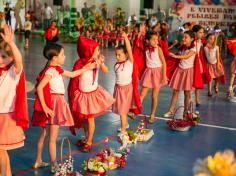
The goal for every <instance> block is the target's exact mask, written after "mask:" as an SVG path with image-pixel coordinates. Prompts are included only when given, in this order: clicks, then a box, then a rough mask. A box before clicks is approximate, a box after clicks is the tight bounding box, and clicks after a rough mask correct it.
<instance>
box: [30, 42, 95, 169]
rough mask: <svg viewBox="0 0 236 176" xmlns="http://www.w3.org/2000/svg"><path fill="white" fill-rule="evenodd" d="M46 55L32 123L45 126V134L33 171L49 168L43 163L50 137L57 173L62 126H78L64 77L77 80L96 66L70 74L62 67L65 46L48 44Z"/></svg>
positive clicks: (43, 134) (53, 166)
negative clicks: (68, 102)
mask: <svg viewBox="0 0 236 176" xmlns="http://www.w3.org/2000/svg"><path fill="white" fill-rule="evenodd" d="M43 53H44V57H45V58H46V59H48V62H47V64H46V66H45V68H44V69H43V70H42V72H41V73H40V75H39V77H38V79H37V84H36V89H37V94H36V97H35V103H34V113H33V118H32V124H33V125H34V126H40V127H42V133H41V135H40V137H39V140H38V145H37V155H36V161H35V164H34V165H33V168H34V169H38V168H40V167H44V166H47V165H48V164H47V163H45V162H43V160H42V152H43V146H44V141H45V138H46V137H47V136H49V156H50V161H51V172H52V173H55V170H56V169H57V163H56V141H57V135H58V131H59V128H60V126H73V125H74V121H73V118H72V115H71V112H70V108H69V106H68V104H67V102H66V101H65V99H64V94H65V88H64V82H63V77H62V76H66V77H70V78H73V77H76V76H78V75H81V74H82V73H83V72H86V71H87V70H90V69H93V68H94V67H95V64H89V65H85V66H84V67H83V68H81V69H80V70H76V71H73V72H70V71H66V70H63V69H62V68H61V66H60V65H61V64H63V63H64V61H65V55H64V48H63V47H62V46H61V45H58V44H54V43H51V44H47V45H46V46H45V48H44V51H43Z"/></svg>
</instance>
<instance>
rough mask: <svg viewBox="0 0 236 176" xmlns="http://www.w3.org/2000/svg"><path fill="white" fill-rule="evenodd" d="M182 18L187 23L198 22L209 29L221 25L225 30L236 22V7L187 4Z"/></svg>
mask: <svg viewBox="0 0 236 176" xmlns="http://www.w3.org/2000/svg"><path fill="white" fill-rule="evenodd" d="M180 16H181V17H182V19H183V20H184V21H185V22H196V23H197V24H200V25H202V26H209V27H214V26H215V25H219V26H220V27H221V28H222V29H224V28H227V26H229V24H231V23H233V22H236V6H221V5H217V6H214V5H190V4H185V6H184V8H183V9H182V10H181V12H180Z"/></svg>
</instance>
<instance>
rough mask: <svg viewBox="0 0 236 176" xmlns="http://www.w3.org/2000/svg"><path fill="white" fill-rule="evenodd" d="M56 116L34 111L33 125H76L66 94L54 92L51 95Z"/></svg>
mask: <svg viewBox="0 0 236 176" xmlns="http://www.w3.org/2000/svg"><path fill="white" fill-rule="evenodd" d="M51 101H52V106H53V112H54V117H49V118H46V117H45V115H44V113H43V112H37V111H34V113H33V117H32V124H33V126H41V127H45V125H59V126H74V120H73V117H72V115H71V111H70V108H69V105H68V104H67V102H66V101H65V99H64V95H60V94H52V96H51Z"/></svg>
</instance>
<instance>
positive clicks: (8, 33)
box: [1, 25, 14, 43]
mask: <svg viewBox="0 0 236 176" xmlns="http://www.w3.org/2000/svg"><path fill="white" fill-rule="evenodd" d="M1 36H2V38H3V40H4V41H5V42H6V43H11V42H13V41H14V32H13V31H12V29H11V27H10V26H8V25H4V27H3V33H1Z"/></svg>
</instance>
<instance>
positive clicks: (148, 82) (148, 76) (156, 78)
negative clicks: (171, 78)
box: [141, 67, 167, 88]
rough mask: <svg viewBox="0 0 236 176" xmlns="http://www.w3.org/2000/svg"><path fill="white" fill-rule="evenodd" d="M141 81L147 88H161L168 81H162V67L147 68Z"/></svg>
mask: <svg viewBox="0 0 236 176" xmlns="http://www.w3.org/2000/svg"><path fill="white" fill-rule="evenodd" d="M141 83H142V86H143V87H147V88H159V87H162V86H164V85H166V84H167V83H163V82H162V67H157V68H146V69H145V71H144V73H143V75H142V78H141Z"/></svg>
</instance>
